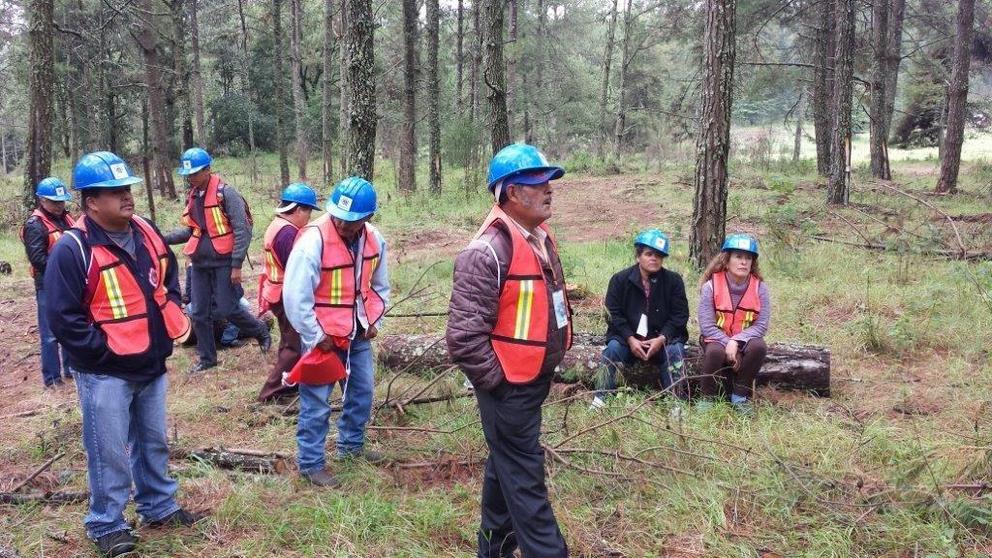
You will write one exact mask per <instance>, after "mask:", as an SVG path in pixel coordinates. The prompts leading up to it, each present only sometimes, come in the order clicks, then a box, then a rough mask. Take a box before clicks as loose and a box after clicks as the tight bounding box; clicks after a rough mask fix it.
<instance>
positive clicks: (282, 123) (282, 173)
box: [272, 0, 289, 188]
mask: <svg viewBox="0 0 992 558" xmlns="http://www.w3.org/2000/svg"><path fill="white" fill-rule="evenodd" d="M272 37H273V43H274V44H273V48H272V50H274V51H275V52H274V54H275V68H274V74H275V75H274V77H273V82H274V83H273V87H272V94H273V97H275V99H274V101H275V105H276V147H277V148H278V150H279V181H280V188H282V187H283V186H286V185H287V184H289V152H288V148H287V146H286V93H285V91H286V90H285V88H284V84H285V80H286V70H285V68H284V66H283V62H282V58H283V52H282V43H283V40H282V39H283V36H282V0H272Z"/></svg>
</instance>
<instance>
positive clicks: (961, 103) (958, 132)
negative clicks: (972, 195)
mask: <svg viewBox="0 0 992 558" xmlns="http://www.w3.org/2000/svg"><path fill="white" fill-rule="evenodd" d="M974 26H975V0H960V3H958V16H957V38H956V39H955V41H954V70H953V71H952V72H951V81H950V83H948V84H947V128H946V129H945V131H944V158H943V160H942V161H941V163H940V178H939V179H938V180H937V189H936V191H937V192H946V193H951V194H953V193H955V192H957V191H958V171H959V170H960V169H961V144H963V143H964V122H965V118H966V116H967V103H968V71H969V70H970V69H971V37H972V35H973V34H974V33H973V32H974Z"/></svg>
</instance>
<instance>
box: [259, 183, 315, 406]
mask: <svg viewBox="0 0 992 558" xmlns="http://www.w3.org/2000/svg"><path fill="white" fill-rule="evenodd" d="M315 209H316V210H320V206H318V205H317V192H314V190H313V188H311V187H310V186H309V185H308V184H304V183H302V182H294V183H293V184H290V185H289V186H286V188H285V189H284V190H283V191H282V196H280V201H279V207H277V208H276V217H275V219H273V220H272V223H270V224H269V227H268V228H267V229H266V230H265V236H264V237H263V245H264V252H263V254H262V265H263V266H264V267H263V270H262V275H261V277H259V281H258V285H259V286H258V310H259V312H260V313H261V312H265V311H266V310H271V311H272V315H273V316H275V317H276V322H277V323H278V324H279V352H278V353H277V354H276V363H275V366H273V367H272V372H270V373H269V377H268V378H267V379H266V380H265V385H263V386H262V391H261V392H259V394H258V400H259V402H262V403H266V402H269V401H277V400H279V399H280V398H283V397H286V396H292V395H294V394H295V393H296V387H295V386H293V387H290V386H286V385H283V383H282V374H283V372H289V371H290V370H292V369H293V366H294V365H296V363H297V361H299V360H300V334H299V333H297V332H296V330H295V329H293V324H291V323H289V319H288V318H287V317H286V310H285V309H284V308H283V304H282V285H283V278H284V277H285V275H286V262H287V261H288V260H289V254H290V252H292V251H293V244H294V243H295V242H296V236H297V234H298V233H299V232H300V229H302V228H303V227H304V226H306V224H307V223H309V222H310V214H311V213H312V212H313V210H315Z"/></svg>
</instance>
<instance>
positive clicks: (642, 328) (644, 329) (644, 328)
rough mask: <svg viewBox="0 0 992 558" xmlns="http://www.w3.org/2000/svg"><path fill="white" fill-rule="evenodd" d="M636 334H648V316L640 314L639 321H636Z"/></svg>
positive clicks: (643, 335)
mask: <svg viewBox="0 0 992 558" xmlns="http://www.w3.org/2000/svg"><path fill="white" fill-rule="evenodd" d="M637 335H639V336H641V337H647V336H648V317H647V316H645V315H644V314H641V321H639V322H637Z"/></svg>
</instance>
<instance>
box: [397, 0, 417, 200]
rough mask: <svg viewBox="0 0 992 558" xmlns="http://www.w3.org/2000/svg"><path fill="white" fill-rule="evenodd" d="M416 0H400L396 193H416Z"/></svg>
mask: <svg viewBox="0 0 992 558" xmlns="http://www.w3.org/2000/svg"><path fill="white" fill-rule="evenodd" d="M417 17H418V11H417V0H403V128H402V132H401V134H400V176H399V184H398V186H399V189H400V190H401V191H404V192H414V191H416V190H417V172H416V170H417V97H416V91H417Z"/></svg>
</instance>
